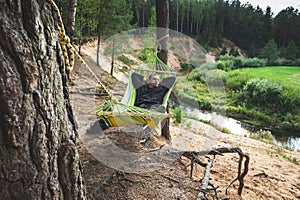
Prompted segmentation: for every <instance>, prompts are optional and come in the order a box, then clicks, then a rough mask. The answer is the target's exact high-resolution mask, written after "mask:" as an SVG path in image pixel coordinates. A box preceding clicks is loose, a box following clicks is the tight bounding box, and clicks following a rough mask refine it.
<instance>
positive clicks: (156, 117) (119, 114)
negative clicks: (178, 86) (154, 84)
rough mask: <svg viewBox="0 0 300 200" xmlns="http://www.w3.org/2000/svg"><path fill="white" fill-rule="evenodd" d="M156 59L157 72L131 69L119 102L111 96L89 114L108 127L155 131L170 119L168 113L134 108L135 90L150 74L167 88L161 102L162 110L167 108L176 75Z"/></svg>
mask: <svg viewBox="0 0 300 200" xmlns="http://www.w3.org/2000/svg"><path fill="white" fill-rule="evenodd" d="M156 59H157V63H156V68H158V69H159V70H153V69H142V68H132V69H131V71H130V75H129V81H128V84H127V88H126V91H125V95H124V96H123V98H122V100H121V102H119V101H118V100H117V99H116V98H114V97H113V96H112V98H111V99H110V100H109V101H107V102H106V103H105V104H104V105H101V106H98V107H96V108H95V109H93V110H92V111H91V113H95V114H96V115H97V116H98V117H99V119H101V120H103V121H104V122H105V123H106V124H107V126H110V127H119V126H129V125H139V124H147V125H148V127H149V128H150V129H155V128H157V127H158V126H159V123H160V122H161V121H162V120H163V119H165V118H170V117H171V116H172V115H171V114H169V113H166V112H161V111H157V110H148V109H144V108H140V107H137V106H134V103H135V99H136V89H137V88H139V87H140V86H141V85H143V84H144V83H145V80H146V79H147V78H148V77H149V75H150V74H153V73H155V74H158V75H159V77H160V80H161V83H160V84H161V85H163V86H165V87H166V88H168V90H167V92H166V94H165V95H164V98H163V102H162V106H163V107H164V108H166V107H167V102H168V99H169V96H170V94H171V91H172V88H173V87H174V85H175V81H176V78H175V75H176V74H175V72H174V71H173V69H171V68H170V67H168V66H167V65H165V64H164V63H162V61H160V60H159V59H158V58H156ZM152 66H153V65H152ZM154 66H155V65H154ZM165 70H168V71H165ZM171 70H172V71H171Z"/></svg>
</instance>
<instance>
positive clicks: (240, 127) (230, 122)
mask: <svg viewBox="0 0 300 200" xmlns="http://www.w3.org/2000/svg"><path fill="white" fill-rule="evenodd" d="M184 111H185V112H186V113H188V114H189V115H192V116H193V117H195V118H198V119H200V120H204V121H209V122H210V123H212V124H214V125H217V126H218V127H220V128H222V129H224V128H225V129H228V130H229V131H230V132H231V133H232V134H235V135H241V136H247V137H249V136H250V131H249V130H247V129H246V128H247V127H248V126H245V124H242V123H241V122H240V121H238V120H235V119H233V118H230V117H226V116H222V115H218V114H217V113H215V112H213V113H208V112H202V111H200V110H199V109H195V108H184ZM249 128H253V127H248V129H249ZM272 134H273V136H274V138H275V141H274V143H275V144H277V145H279V146H286V147H289V148H290V149H293V150H300V137H297V136H295V135H294V134H287V133H280V132H276V133H275V132H274V133H273V132H272Z"/></svg>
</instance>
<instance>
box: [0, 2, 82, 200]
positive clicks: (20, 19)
mask: <svg viewBox="0 0 300 200" xmlns="http://www.w3.org/2000/svg"><path fill="white" fill-rule="evenodd" d="M0 16H1V18H0V60H1V63H0V121H1V124H0V193H1V199H84V198H85V190H84V186H83V180H82V168H81V164H80V161H79V154H78V151H77V146H76V140H77V137H78V135H77V131H76V121H75V119H74V116H73V112H72V108H71V105H70V102H69V95H68V88H67V76H66V72H65V68H64V62H63V58H62V57H61V56H62V51H61V48H60V45H59V42H58V31H57V27H58V25H57V18H56V13H55V12H54V11H53V10H52V8H51V5H50V3H48V2H45V1H43V0H22V1H20V0H11V1H1V7H0Z"/></svg>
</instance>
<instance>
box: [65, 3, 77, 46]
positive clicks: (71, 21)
mask: <svg viewBox="0 0 300 200" xmlns="http://www.w3.org/2000/svg"><path fill="white" fill-rule="evenodd" d="M76 7H77V0H69V9H68V10H69V16H68V24H67V29H66V31H67V34H68V35H69V37H70V38H71V41H72V40H73V37H74V31H75V17H76Z"/></svg>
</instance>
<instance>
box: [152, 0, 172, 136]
mask: <svg viewBox="0 0 300 200" xmlns="http://www.w3.org/2000/svg"><path fill="white" fill-rule="evenodd" d="M156 25H157V27H158V29H157V32H156V39H157V40H158V44H159V46H158V49H157V50H158V54H157V56H158V58H159V59H160V60H162V61H163V62H164V63H166V64H168V37H169V36H168V35H169V1H168V0H156ZM169 124H170V119H169V118H166V119H165V120H164V123H163V127H162V130H161V133H162V136H164V137H165V138H167V139H168V140H170V139H171V136H170V128H169Z"/></svg>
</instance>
